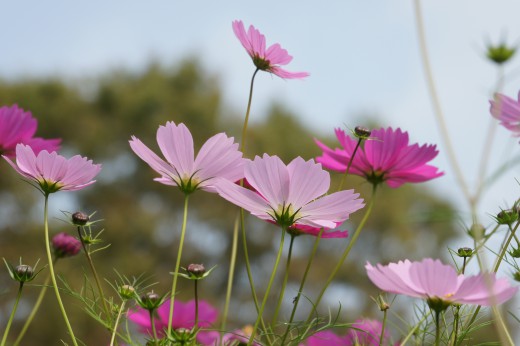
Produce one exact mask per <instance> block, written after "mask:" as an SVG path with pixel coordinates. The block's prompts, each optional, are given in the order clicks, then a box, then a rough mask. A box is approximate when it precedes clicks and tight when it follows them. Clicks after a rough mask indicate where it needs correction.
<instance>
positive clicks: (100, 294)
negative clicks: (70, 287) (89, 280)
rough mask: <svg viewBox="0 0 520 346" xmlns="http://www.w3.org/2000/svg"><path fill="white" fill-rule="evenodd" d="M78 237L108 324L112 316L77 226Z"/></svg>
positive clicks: (79, 228)
mask: <svg viewBox="0 0 520 346" xmlns="http://www.w3.org/2000/svg"><path fill="white" fill-rule="evenodd" d="M78 236H79V240H80V241H81V246H82V247H83V252H84V253H85V256H86V257H87V262H88V264H89V266H90V270H91V271H92V275H94V281H96V286H97V289H98V292H99V296H100V298H101V302H102V303H103V309H104V310H105V315H106V316H107V321H108V322H109V323H110V321H111V320H112V315H111V314H110V310H109V309H108V306H107V302H106V299H105V295H104V293H103V287H101V281H100V280H99V276H98V273H97V271H96V267H94V261H92V256H90V251H89V248H88V247H87V244H85V241H83V236H82V235H81V227H79V226H78Z"/></svg>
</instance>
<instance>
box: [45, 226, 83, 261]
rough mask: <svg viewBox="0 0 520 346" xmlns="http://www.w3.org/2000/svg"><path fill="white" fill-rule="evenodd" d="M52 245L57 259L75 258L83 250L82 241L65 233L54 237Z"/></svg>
mask: <svg viewBox="0 0 520 346" xmlns="http://www.w3.org/2000/svg"><path fill="white" fill-rule="evenodd" d="M51 244H52V248H53V249H54V255H55V256H56V258H63V257H71V256H75V255H77V254H78V253H79V251H80V250H81V241H79V240H78V239H76V238H75V237H73V236H71V235H69V234H67V233H65V232H61V233H58V234H56V235H55V236H54V237H52V240H51Z"/></svg>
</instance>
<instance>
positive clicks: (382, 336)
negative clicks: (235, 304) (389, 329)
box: [379, 309, 388, 346]
mask: <svg viewBox="0 0 520 346" xmlns="http://www.w3.org/2000/svg"><path fill="white" fill-rule="evenodd" d="M387 315H388V309H385V310H384V311H383V326H382V327H381V336H380V337H379V346H383V345H384V344H383V342H384V340H385V327H386V318H387Z"/></svg>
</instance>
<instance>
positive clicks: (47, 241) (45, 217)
mask: <svg viewBox="0 0 520 346" xmlns="http://www.w3.org/2000/svg"><path fill="white" fill-rule="evenodd" d="M43 223H44V229H45V250H46V252H47V260H48V262H49V271H50V273H51V280H52V286H53V287H54V293H55V294H56V299H57V300H58V305H59V307H60V311H61V314H62V315H63V319H64V320H65V324H66V325H67V330H68V332H69V335H70V337H71V338H72V343H73V344H74V346H78V342H77V341H76V337H75V336H74V331H73V330H72V326H71V325H70V322H69V318H68V317H67V312H66V311H65V307H64V306H63V302H62V301H61V296H60V290H59V288H58V283H57V282H56V275H55V274H54V265H53V260H52V255H51V247H50V238H49V195H48V194H45V206H44V210H43Z"/></svg>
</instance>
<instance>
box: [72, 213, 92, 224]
mask: <svg viewBox="0 0 520 346" xmlns="http://www.w3.org/2000/svg"><path fill="white" fill-rule="evenodd" d="M89 220H90V217H89V216H88V215H87V214H85V213H82V212H81V211H77V212H75V213H74V214H72V223H73V224H75V225H76V226H85V225H86V224H87V222H88V221H89Z"/></svg>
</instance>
